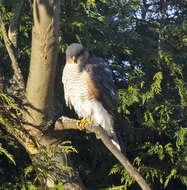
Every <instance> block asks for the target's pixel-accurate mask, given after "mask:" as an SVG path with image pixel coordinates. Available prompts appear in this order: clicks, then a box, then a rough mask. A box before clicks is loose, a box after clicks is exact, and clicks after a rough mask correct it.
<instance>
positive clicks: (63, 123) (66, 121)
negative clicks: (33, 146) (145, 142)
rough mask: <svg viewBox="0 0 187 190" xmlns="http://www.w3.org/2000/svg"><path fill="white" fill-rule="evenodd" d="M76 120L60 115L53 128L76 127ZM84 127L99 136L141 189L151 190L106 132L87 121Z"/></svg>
mask: <svg viewBox="0 0 187 190" xmlns="http://www.w3.org/2000/svg"><path fill="white" fill-rule="evenodd" d="M76 123H77V120H75V119H71V118H68V117H64V116H62V117H61V118H59V119H58V120H57V121H56V123H55V127H54V130H56V131H57V130H64V129H77V127H76ZM85 127H86V129H87V130H88V131H90V132H93V133H95V134H96V135H97V137H99V138H101V140H102V142H103V143H104V145H105V146H106V147H107V148H108V149H109V150H110V151H111V152H112V153H113V155H114V156H115V157H116V158H117V159H118V160H119V161H120V162H121V164H122V165H123V166H124V168H125V169H126V170H127V171H128V172H129V174H130V175H131V176H132V177H133V178H134V179H135V180H136V182H137V183H138V184H139V185H140V187H141V188H142V190H151V189H150V187H149V185H148V184H147V183H146V181H145V180H144V179H143V178H142V176H141V175H140V174H139V173H138V172H137V171H136V169H135V168H134V167H133V166H132V165H131V163H130V162H129V161H128V159H127V158H126V156H125V155H123V154H122V153H121V152H120V151H119V150H118V149H117V148H116V146H115V145H114V144H113V143H112V141H111V139H110V138H109V137H108V135H107V134H106V132H105V131H104V130H103V128H101V127H100V126H95V125H92V124H89V123H87V124H86V126H85Z"/></svg>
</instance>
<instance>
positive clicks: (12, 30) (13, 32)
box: [8, 0, 25, 48]
mask: <svg viewBox="0 0 187 190" xmlns="http://www.w3.org/2000/svg"><path fill="white" fill-rule="evenodd" d="M24 1H25V0H19V1H17V4H16V8H15V10H14V15H13V17H12V20H11V23H10V26H9V30H8V37H9V39H10V41H11V42H12V44H13V45H14V47H15V48H17V36H18V23H19V18H20V13H21V10H22V7H23V3H24Z"/></svg>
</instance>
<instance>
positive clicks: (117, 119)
mask: <svg viewBox="0 0 187 190" xmlns="http://www.w3.org/2000/svg"><path fill="white" fill-rule="evenodd" d="M113 121H114V124H113V128H114V131H115V135H113V137H112V142H113V144H114V145H116V147H117V148H118V149H119V150H120V151H121V152H122V153H125V145H124V142H123V140H122V137H121V128H122V127H123V124H124V122H123V118H122V117H121V116H120V114H119V113H118V112H117V111H116V112H115V114H113Z"/></svg>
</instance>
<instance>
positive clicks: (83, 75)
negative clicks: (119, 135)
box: [62, 64, 114, 136]
mask: <svg viewBox="0 0 187 190" xmlns="http://www.w3.org/2000/svg"><path fill="white" fill-rule="evenodd" d="M88 77H89V76H88V73H87V72H86V71H83V72H79V67H78V65H77V64H66V65H65V67H64V71H63V77H62V81H63V83H64V92H65V100H66V104H68V99H69V100H70V101H71V104H72V105H73V107H74V109H75V112H76V113H77V114H78V116H79V117H80V118H81V117H85V118H88V117H89V116H90V114H91V118H92V122H93V123H94V124H96V125H98V124H99V125H101V126H102V127H103V128H104V129H105V130H106V131H107V132H108V135H110V136H113V133H114V130H113V119H112V116H111V115H110V114H109V113H108V112H107V110H105V108H104V107H103V105H102V103H101V102H100V101H98V100H97V99H96V98H94V96H90V93H89V84H88V80H87V78H88Z"/></svg>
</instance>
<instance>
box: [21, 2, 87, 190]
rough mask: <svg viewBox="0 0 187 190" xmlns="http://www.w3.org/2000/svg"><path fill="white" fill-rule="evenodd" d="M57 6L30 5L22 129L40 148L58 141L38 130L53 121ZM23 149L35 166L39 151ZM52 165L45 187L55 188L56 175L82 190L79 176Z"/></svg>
mask: <svg viewBox="0 0 187 190" xmlns="http://www.w3.org/2000/svg"><path fill="white" fill-rule="evenodd" d="M59 7H60V6H59V0H34V2H33V17H34V26H33V30H32V53H31V62H30V70H29V77H28V81H27V86H26V99H27V102H26V103H27V104H26V105H27V106H26V107H27V109H26V111H25V112H24V127H25V129H26V130H27V131H29V133H30V135H31V136H32V137H33V138H34V141H35V142H36V144H38V145H39V146H41V145H44V146H47V145H51V144H53V143H54V142H56V141H57V139H56V137H54V136H53V133H54V132H53V130H52V129H51V130H48V132H47V133H45V135H44V134H43V132H41V131H40V129H41V127H42V126H43V127H44V126H45V125H46V124H47V123H48V122H49V121H51V120H53V118H54V107H53V105H54V104H53V101H54V81H55V74H56V63H57V53H58V30H59V27H58V22H59ZM26 149H27V151H28V152H29V153H30V154H31V158H32V161H33V164H37V163H38V162H39V160H40V158H38V155H37V153H38V148H37V147H36V146H35V147H33V144H32V146H29V145H28V146H26ZM48 157H50V155H48ZM67 158H68V157H67V155H66V154H65V153H61V154H57V155H56V157H55V158H54V161H55V163H56V162H60V163H63V164H64V165H65V166H72V165H71V163H70V162H69V161H68V162H67V160H68V159H67ZM55 163H54V166H52V167H51V170H50V172H49V174H48V179H47V180H45V182H46V184H45V185H46V186H48V187H53V186H55V183H56V176H55V175H56V174H58V176H60V179H61V180H60V181H58V182H57V183H59V182H62V183H63V184H64V188H65V190H82V189H84V187H83V185H82V183H81V181H80V179H79V177H78V175H76V176H73V175H71V176H67V175H63V173H64V171H63V170H62V169H61V168H60V167H58V164H55ZM47 169H48V168H46V171H47ZM53 171H54V172H53ZM53 173H55V175H53ZM75 173H76V172H75Z"/></svg>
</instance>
